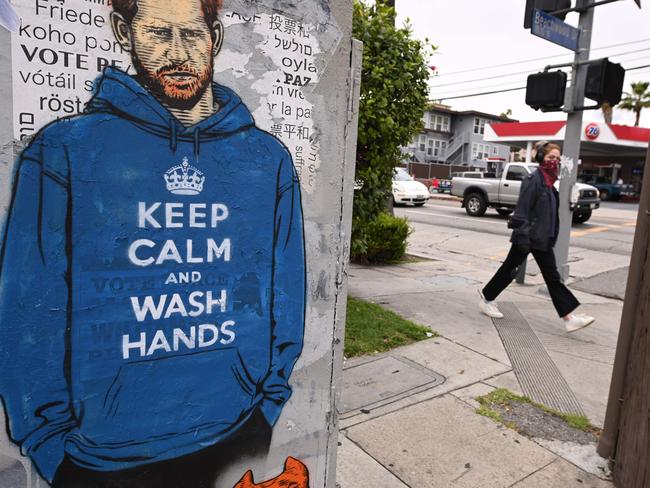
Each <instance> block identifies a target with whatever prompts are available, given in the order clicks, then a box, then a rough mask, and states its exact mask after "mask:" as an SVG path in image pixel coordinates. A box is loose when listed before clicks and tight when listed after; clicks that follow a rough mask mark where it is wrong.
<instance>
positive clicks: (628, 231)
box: [395, 200, 638, 256]
mask: <svg viewBox="0 0 650 488" xmlns="http://www.w3.org/2000/svg"><path fill="white" fill-rule="evenodd" d="M601 205H602V206H601V208H600V209H598V210H595V211H594V213H593V216H592V217H591V219H590V220H589V221H588V222H586V223H584V224H576V225H574V226H573V228H572V231H571V245H572V246H576V247H580V248H583V249H588V250H592V251H603V252H610V253H613V254H618V255H623V256H629V255H630V254H631V252H632V243H633V240H634V230H635V227H636V216H637V212H638V205H636V204H622V203H610V202H603V203H602V204H601ZM395 215H397V216H404V217H408V219H409V220H411V221H413V222H419V223H423V224H430V225H434V226H441V227H448V228H455V229H461V230H471V231H474V232H481V233H486V234H493V235H502V236H509V235H510V232H511V231H510V230H509V229H508V228H507V226H506V218H505V217H501V216H499V215H498V214H497V213H496V211H495V210H493V209H488V211H487V212H486V213H485V215H484V216H483V217H470V216H469V215H467V214H466V213H465V210H464V209H463V208H461V206H460V202H457V201H454V200H430V201H429V202H427V203H426V204H425V205H424V206H423V207H418V208H415V207H398V208H395Z"/></svg>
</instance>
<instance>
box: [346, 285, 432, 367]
mask: <svg viewBox="0 0 650 488" xmlns="http://www.w3.org/2000/svg"><path fill="white" fill-rule="evenodd" d="M437 335H438V334H437V332H433V331H431V329H429V328H428V327H424V326H422V325H418V324H416V323H414V322H411V321H410V320H406V319H404V318H402V317H400V316H399V315H397V314H396V313H394V312H391V311H390V310H386V309H385V308H383V307H381V306H379V305H376V304H374V303H370V302H366V301H364V300H359V299H357V298H351V297H349V298H348V313H347V317H346V321H345V349H344V351H345V356H346V357H348V358H350V357H354V356H362V355H364V354H374V353H379V352H384V351H388V350H390V349H394V348H396V347H399V346H405V345H407V344H412V343H413V342H417V341H421V340H424V339H428V338H431V337H435V336H437Z"/></svg>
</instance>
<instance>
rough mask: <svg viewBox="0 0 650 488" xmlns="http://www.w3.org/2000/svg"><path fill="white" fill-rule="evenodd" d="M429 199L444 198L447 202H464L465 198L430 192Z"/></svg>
mask: <svg viewBox="0 0 650 488" xmlns="http://www.w3.org/2000/svg"><path fill="white" fill-rule="evenodd" d="M429 200H444V201H447V202H462V201H463V199H462V198H459V197H454V196H443V194H442V193H441V194H437V193H430V194H429Z"/></svg>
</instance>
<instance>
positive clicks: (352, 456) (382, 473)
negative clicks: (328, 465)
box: [336, 434, 408, 488]
mask: <svg viewBox="0 0 650 488" xmlns="http://www.w3.org/2000/svg"><path fill="white" fill-rule="evenodd" d="M339 444H340V445H339V449H338V452H339V457H338V463H337V466H336V472H337V477H338V480H339V483H338V485H339V486H340V488H380V487H381V488H408V486H407V485H405V484H404V483H402V482H401V481H400V480H399V478H397V477H396V476H395V475H394V474H393V473H391V472H390V471H389V470H387V469H386V468H385V467H384V466H382V465H381V464H380V463H379V462H377V460H375V459H373V458H372V457H371V456H370V455H369V454H368V453H366V452H364V451H363V449H361V448H360V447H359V446H357V445H355V444H354V443H353V442H352V441H350V440H349V439H348V438H347V437H345V435H343V434H341V435H339Z"/></svg>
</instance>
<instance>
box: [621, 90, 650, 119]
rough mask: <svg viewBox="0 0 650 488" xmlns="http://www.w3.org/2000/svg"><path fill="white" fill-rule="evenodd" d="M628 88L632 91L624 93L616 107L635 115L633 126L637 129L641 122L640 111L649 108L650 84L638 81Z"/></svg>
mask: <svg viewBox="0 0 650 488" xmlns="http://www.w3.org/2000/svg"><path fill="white" fill-rule="evenodd" d="M630 86H631V87H632V91H631V92H624V94H623V95H624V97H623V100H621V103H619V105H618V107H619V108H622V109H624V110H630V111H632V112H634V113H635V114H636V121H635V122H634V126H635V127H638V126H639V121H640V120H641V110H643V109H644V108H648V107H650V90H648V87H649V86H650V82H647V81H639V82H637V83H632V84H631V85H630Z"/></svg>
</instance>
